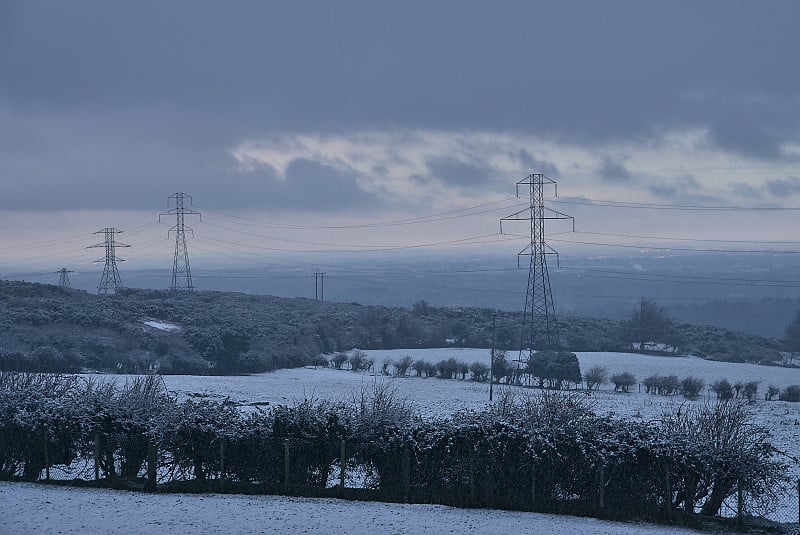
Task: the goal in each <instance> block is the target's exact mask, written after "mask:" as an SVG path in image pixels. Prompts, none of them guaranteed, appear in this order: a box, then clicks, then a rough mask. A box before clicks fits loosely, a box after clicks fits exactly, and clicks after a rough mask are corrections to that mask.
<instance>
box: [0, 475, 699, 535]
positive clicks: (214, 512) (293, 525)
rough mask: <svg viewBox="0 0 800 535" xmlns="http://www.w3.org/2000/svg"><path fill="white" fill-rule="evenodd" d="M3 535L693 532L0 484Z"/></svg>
mask: <svg viewBox="0 0 800 535" xmlns="http://www.w3.org/2000/svg"><path fill="white" fill-rule="evenodd" d="M0 518H3V523H2V525H0V533H2V534H5V533H8V534H14V535H27V534H30V535H34V534H40V533H64V534H66V533H75V534H83V533H107V534H136V535H150V534H152V535H165V534H171V533H208V534H214V533H225V534H227V533H238V534H247V533H259V534H274V535H289V534H294V533H306V534H314V535H330V534H334V533H348V534H353V535H361V534H364V535H366V534H380V535H384V534H385V535H403V534H409V535H444V534H468V533H497V534H505V533H509V534H512V533H513V534H514V535H551V534H553V533H558V534H562V535H584V534H586V533H591V534H596V535H691V534H693V533H697V532H695V531H692V530H689V529H685V528H677V527H666V526H657V525H652V524H641V523H621V522H609V521H604V520H597V519H593V518H578V517H573V516H555V515H545V514H536V513H523V512H514V511H495V510H487V509H454V508H452V507H444V506H441V505H413V504H396V503H380V502H350V501H344V500H334V499H312V498H293V497H284V496H242V495H230V494H227V495H221V494H201V495H194V494H193V495H187V494H155V495H154V494H142V493H137V492H124V491H117V490H106V489H83V488H65V487H53V486H50V485H36V484H31V483H5V482H0Z"/></svg>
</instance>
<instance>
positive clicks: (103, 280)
mask: <svg viewBox="0 0 800 535" xmlns="http://www.w3.org/2000/svg"><path fill="white" fill-rule="evenodd" d="M121 233H122V231H121V230H117V229H115V228H111V227H106V228H104V229H103V230H98V231H97V232H95V234H103V235H104V236H105V240H104V241H103V243H96V244H94V245H90V246H89V247H87V249H93V248H95V247H104V248H105V250H106V257H105V266H104V267H103V275H102V277H100V285H99V286H98V287H97V293H99V294H107V293H108V292H109V290H111V291H114V292H116V291H117V290H119V289H121V288H122V279H121V278H120V276H119V270H117V261H119V262H124V261H125V260H123V259H122V258H117V253H116V250H117V247H130V245H127V244H125V243H120V242H118V241H117V240H116V239H115V238H114V237H115V236H116V235H117V234H121ZM95 262H103V259H100V260H95Z"/></svg>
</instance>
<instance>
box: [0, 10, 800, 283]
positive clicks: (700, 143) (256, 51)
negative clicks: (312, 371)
mask: <svg viewBox="0 0 800 535" xmlns="http://www.w3.org/2000/svg"><path fill="white" fill-rule="evenodd" d="M798 20H800V3H798V2H795V1H769V2H737V1H731V0H725V1H669V2H642V1H638V0H637V1H613V2H612V1H605V2H598V1H586V2H575V1H559V2H555V1H554V2H531V1H519V2H516V1H493V2H488V1H487V2H470V1H465V0H458V1H452V2H451V1H435V2H431V1H424V2H375V1H363V2H349V1H337V2H327V1H323V2H307V1H292V2H255V1H231V2H218V1H215V2H204V1H198V0H192V1H185V2H177V1H164V0H160V1H152V2H148V1H138V2H108V1H107V0H99V1H82V0H76V1H71V2H59V1H50V2H41V1H36V0H25V1H21V0H20V1H7V0H0V254H2V255H5V257H7V258H12V257H20V258H26V259H31V258H34V257H36V256H37V255H52V260H53V262H58V261H61V260H62V258H60V257H59V254H61V253H62V252H66V251H68V250H73V249H74V250H75V251H78V252H80V254H81V255H83V254H84V252H83V251H84V250H83V247H84V246H85V245H91V241H89V242H87V241H86V239H87V238H86V234H87V233H91V232H93V231H94V230H98V229H100V228H103V227H107V226H114V227H118V228H124V229H125V230H126V232H128V233H129V235H130V236H132V237H131V240H132V243H134V242H135V241H136V240H135V239H134V238H135V237H136V236H135V233H136V232H137V230H139V229H141V228H142V225H143V224H147V223H148V222H152V221H153V217H154V216H153V214H156V213H157V212H159V211H162V210H166V209H167V208H168V206H167V204H166V203H167V197H168V196H169V195H170V194H172V193H175V192H177V191H185V192H186V193H189V194H191V195H192V196H193V199H194V202H195V203H196V204H197V207H198V210H200V211H203V215H204V221H205V223H203V222H199V221H196V223H195V222H193V223H192V224H193V226H194V227H195V229H196V230H197V232H198V234H199V233H200V232H201V229H202V231H203V232H204V235H205V236H208V237H209V238H214V239H217V240H220V241H219V242H218V244H222V243H223V242H225V243H228V245H229V247H230V243H232V242H250V243H252V241H253V240H256V239H257V240H258V241H259V243H265V244H266V243H270V242H267V241H264V238H263V236H264V235H265V234H269V235H270V236H272V237H277V238H279V239H283V240H298V241H305V242H309V243H308V244H305V245H303V246H305V247H307V246H310V244H311V243H317V244H323V245H320V246H318V247H322V246H328V244H332V245H335V246H339V245H354V246H359V245H365V244H374V245H377V244H381V243H395V244H406V245H411V244H414V243H431V242H436V241H437V240H439V241H446V240H458V239H464V238H473V237H476V236H480V235H486V234H491V233H495V232H497V230H498V228H497V225H496V221H497V219H498V218H499V217H500V216H502V215H506V214H504V213H500V212H498V213H487V214H483V215H482V217H480V218H462V219H463V220H461V221H458V222H457V224H449V225H448V224H446V223H445V222H441V223H440V224H439V225H416V226H414V227H413V228H400V229H398V228H397V227H392V228H390V229H383V232H382V233H380V234H377V233H375V234H374V235H369V234H367V233H365V231H364V230H363V229H361V230H359V229H349V230H348V231H347V232H341V231H340V232H334V231H333V230H331V229H328V230H323V229H316V231H315V232H310V231H306V232H304V233H303V234H302V236H300V235H298V234H297V233H292V232H291V230H292V229H281V228H275V226H272V227H271V231H270V232H267V230H265V229H267V228H270V227H264V226H263V225H259V224H258V223H257V222H263V221H270V222H273V223H276V222H277V223H281V224H285V223H291V224H298V223H299V224H305V225H311V226H324V225H328V224H330V223H331V222H334V223H335V224H350V223H354V222H367V223H369V222H375V221H385V220H387V219H388V220H394V219H401V218H407V217H415V216H420V215H426V214H433V213H440V212H445V211H449V210H457V209H460V208H464V207H469V206H475V205H479V204H483V203H489V202H493V201H499V200H502V199H506V198H508V197H511V196H513V195H514V193H515V192H514V184H515V182H516V181H517V180H520V179H521V178H523V177H524V176H525V175H527V174H528V173H530V172H538V171H543V172H545V173H546V174H547V175H548V176H550V177H552V178H553V179H555V180H557V181H558V183H559V194H560V195H562V196H566V197H586V198H589V199H595V200H597V199H600V200H622V201H635V202H652V203H664V204H704V205H736V206H746V205H753V204H757V205H762V206H777V205H780V206H785V207H789V206H800V69H798V68H797V62H798V58H797V52H798V50H800V32H798V31H797V21H798ZM512 204H513V203H512V202H510V201H509V202H507V203H506V204H501V205H499V206H498V205H493V206H494V207H495V208H498V209H499V210H501V209H503V208H505V207H508V208H509V209H508V210H507V211H509V212H511V211H514V210H513V209H512V208H513V207H512ZM552 206H553V207H554V208H557V209H559V210H562V211H566V212H570V213H575V214H576V215H578V216H579V219H578V222H577V225H578V228H579V229H580V228H583V229H584V230H586V229H595V230H603V231H606V232H620V231H621V230H623V229H624V230H626V231H628V232H629V233H633V234H648V235H650V234H654V233H660V234H664V235H680V236H689V235H692V236H700V237H705V238H730V237H731V236H732V235H733V236H736V235H739V234H740V233H744V234H746V237H748V238H754V239H758V238H770V237H773V238H774V237H781V238H783V239H797V237H793V234H792V231H791V221H790V220H785V219H770V218H769V217H768V216H767V215H766V214H765V213H760V214H757V215H752V214H751V215H747V216H746V217H745V219H744V220H743V219H742V217H741V216H740V215H738V214H737V215H736V218H737V219H730V218H728V219H724V220H723V219H719V218H717V219H715V218H714V217H712V215H709V214H707V213H704V214H703V217H700V216H696V217H695V216H692V217H687V218H686V224H685V225H683V226H681V225H677V226H675V228H671V227H670V226H669V225H673V223H674V222H670V223H669V225H667V223H665V221H667V219H665V217H664V216H665V214H664V213H663V212H662V213H654V212H656V211H646V210H639V211H638V212H635V213H630V212H626V213H624V214H620V213H618V212H619V211H608V212H604V211H603V210H594V211H593V210H592V209H590V208H589V207H586V206H585V205H572V206H570V205H567V204H559V205H557V204H553V205H552ZM215 211H216V212H215ZM215 213H216V214H217V216H218V219H217V220H216V226H213V224H214V214H215ZM673 215H674V214H673ZM798 216H800V214H798ZM237 217H242V218H246V219H239V220H237V219H236V218H237ZM226 218H227V219H226ZM704 218H705V219H704ZM747 218H749V219H747ZM621 219H624V221H621ZM226 221H227V223H226ZM236 221H238V222H239V223H244V222H245V221H247V222H249V224H250V225H251V228H250V231H251V235H250V236H249V237H248V236H247V235H246V234H243V233H242V231H243V227H241V226H240V227H236V228H237V229H238V230H239V231H240V232H239V233H237V234H235V235H234V234H230V233H228V234H226V231H225V228H224V227H225V226H226V224H227V228H233V227H231V225H232V224H234V223H235V222H236ZM489 222H491V224H489ZM203 225H207V226H205V227H203ZM794 227H795V228H796V225H795V226H794ZM167 228H168V225H164V224H162V225H161V226H159V227H154V228H153V229H148V230H147V232H150V231H151V230H152V231H153V232H155V233H157V236H158V237H160V238H161V239H163V240H165V241H166V239H167V237H166V230H167ZM294 230H297V229H294ZM373 230H374V229H373ZM520 230H522V231H523V232H524V227H523V228H522V229H520ZM559 230H567V229H559ZM230 232H232V231H230ZM147 235H148V236H149V234H147ZM256 235H257V236H256ZM153 236H156V234H153ZM298 236H300V237H299V238H298ZM73 238H74V240H75V241H74V242H71V241H70V240H72V239H73ZM55 239H59V241H58V242H57V243H51V244H49V245H40V246H39V247H38V248H37V249H36V250H34V251H33V252H31V250H30V249H25V247H26V244H44V243H45V242H48V241H52V240H55ZM89 239H90V240H91V238H89ZM120 239H123V237H120ZM149 239H150V238H148V240H149ZM153 240H155V238H153ZM148 243H149V242H148ZM207 243H211V242H207ZM271 243H273V247H275V248H289V249H291V248H292V247H293V246H291V243H292V242H291V241H285V242H283V245H282V246H281V245H277V244H275V243H274V242H271ZM287 244H288V245H287ZM295 245H297V244H295ZM152 247H153V249H152V254H153V255H154V257H157V256H158V254H160V253H158V252H157V251H161V252H165V253H166V257H167V258H169V256H170V254H171V253H170V249H169V244H168V242H166V243H160V242H159V243H154V244H153V245H152ZM504 247H508V248H509V251H511V252H512V254H513V252H515V251H516V249H517V246H516V244H513V243H512V244H510V245H504ZM159 248H161V249H159ZM234 249H235V250H236V251H233V250H234ZM140 250H146V247H145V246H144V245H142V247H141V248H140ZM231 251H233V252H231ZM97 252H98V251H93V252H92V251H90V255H95V256H97V255H96V253H97ZM229 252H231V255H232V256H236V255H237V254H239V255H240V254H241V253H240V252H239V249H237V246H232V249H231V250H230V251H229ZM251 253H252V251H251ZM76 254H77V253H76ZM136 254H137V253H136V252H134V250H133V249H132V250H131V255H133V256H134V257H135V256H136ZM46 258H47V261H49V260H50V256H46ZM77 258H78V257H77V256H76V257H75V258H74V259H73V260H75V261H78V260H77ZM80 258H83V257H82V256H81V257H80ZM68 259H69V258H65V259H64V261H66V260H68ZM154 261H155V260H154ZM33 264H34V262H30V265H33ZM24 265H28V264H26V263H25V262H23V263H22V264H20V268H21V267H22V266H24Z"/></svg>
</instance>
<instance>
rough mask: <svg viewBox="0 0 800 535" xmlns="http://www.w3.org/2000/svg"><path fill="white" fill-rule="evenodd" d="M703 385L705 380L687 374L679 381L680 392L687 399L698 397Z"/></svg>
mask: <svg viewBox="0 0 800 535" xmlns="http://www.w3.org/2000/svg"><path fill="white" fill-rule="evenodd" d="M704 386H706V383H705V381H703V380H702V379H700V378H699V377H693V376H691V375H689V376H688V377H686V378H685V379H684V380H683V381H681V394H683V397H685V398H688V399H695V398H698V397H700V395H701V394H702V392H703V387H704Z"/></svg>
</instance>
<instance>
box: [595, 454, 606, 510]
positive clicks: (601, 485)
mask: <svg viewBox="0 0 800 535" xmlns="http://www.w3.org/2000/svg"><path fill="white" fill-rule="evenodd" d="M598 479H599V482H598V485H597V507H598V510H599V511H601V512H602V511H603V509H605V507H606V468H605V465H603V464H601V465H600V470H599V473H598Z"/></svg>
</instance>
